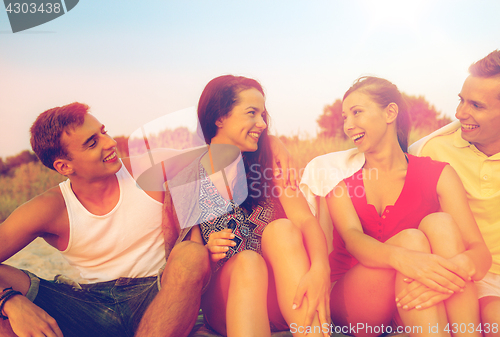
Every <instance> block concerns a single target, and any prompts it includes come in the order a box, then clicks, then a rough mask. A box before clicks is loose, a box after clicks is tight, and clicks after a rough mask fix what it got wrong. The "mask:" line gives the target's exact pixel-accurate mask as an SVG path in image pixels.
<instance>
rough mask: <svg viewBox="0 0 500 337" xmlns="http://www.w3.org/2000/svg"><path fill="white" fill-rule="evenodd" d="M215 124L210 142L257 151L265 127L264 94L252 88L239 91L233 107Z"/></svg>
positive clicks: (242, 150) (244, 150) (243, 150)
mask: <svg viewBox="0 0 500 337" xmlns="http://www.w3.org/2000/svg"><path fill="white" fill-rule="evenodd" d="M215 124H216V125H217V133H216V135H215V137H213V138H212V141H211V142H212V143H219V144H231V145H235V146H237V147H238V148H239V149H240V151H241V152H254V151H257V149H258V148H259V146H258V141H259V137H260V135H261V133H262V132H263V131H264V130H265V129H266V127H267V123H266V107H265V100H264V96H263V95H262V94H261V93H260V91H259V90H257V89H254V88H251V89H246V90H243V91H241V92H240V93H239V94H238V99H237V102H236V103H235V105H234V106H233V109H232V110H231V111H230V112H229V113H228V114H227V115H226V116H224V117H221V118H220V119H219V120H218V121H217V122H216V123H215Z"/></svg>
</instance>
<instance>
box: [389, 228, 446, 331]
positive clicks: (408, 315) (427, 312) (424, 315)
mask: <svg viewBox="0 0 500 337" xmlns="http://www.w3.org/2000/svg"><path fill="white" fill-rule="evenodd" d="M386 243H389V244H392V245H395V246H400V247H404V248H406V249H410V250H414V251H419V252H423V253H430V252H431V248H430V244H429V241H428V239H427V237H426V236H425V234H424V233H423V232H422V231H420V230H418V229H406V230H403V231H401V232H399V233H398V234H396V235H395V236H393V237H392V238H390V239H389V240H387V241H386ZM404 278H405V276H404V275H402V274H401V273H399V272H398V273H396V285H395V288H396V294H398V293H400V292H401V291H403V289H404V288H405V287H407V286H408V283H406V282H405V281H404ZM398 314H399V317H400V318H401V320H402V321H403V323H404V325H405V326H406V327H408V328H409V329H411V330H412V331H411V332H410V333H409V334H410V336H433V337H439V336H450V334H449V333H448V332H446V331H444V330H443V328H444V327H445V326H446V324H447V323H448V319H447V317H446V309H445V307H444V303H442V302H441V303H439V304H437V305H434V306H432V307H430V308H427V309H422V310H416V309H412V310H405V309H402V308H398ZM436 325H437V326H438V331H435V330H433V329H431V327H435V326H436Z"/></svg>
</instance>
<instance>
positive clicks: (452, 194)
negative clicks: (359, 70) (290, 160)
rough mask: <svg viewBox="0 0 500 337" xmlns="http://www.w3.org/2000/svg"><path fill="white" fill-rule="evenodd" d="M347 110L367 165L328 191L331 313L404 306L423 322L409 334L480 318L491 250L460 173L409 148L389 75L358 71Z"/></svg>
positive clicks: (404, 314) (349, 317)
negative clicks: (480, 289) (478, 286)
mask: <svg viewBox="0 0 500 337" xmlns="http://www.w3.org/2000/svg"><path fill="white" fill-rule="evenodd" d="M342 115H343V118H344V131H345V133H346V134H347V135H348V136H349V137H350V138H351V139H352V140H353V142H354V145H355V146H356V147H357V149H358V151H359V152H362V153H363V154H364V165H363V167H362V168H361V169H360V170H359V171H358V172H356V173H355V174H354V175H352V176H350V177H348V178H346V179H344V180H343V181H341V182H340V183H339V184H338V185H337V186H336V187H335V188H334V190H333V191H332V192H331V193H330V194H329V195H328V196H327V198H326V199H327V204H328V206H329V211H330V214H331V217H332V221H333V223H334V226H335V231H334V240H333V245H334V251H333V252H332V253H331V255H330V266H331V272H332V274H331V280H332V282H334V286H333V289H332V292H331V303H332V306H331V309H332V320H333V322H334V323H335V324H336V325H338V326H346V325H350V324H354V325H356V324H358V323H363V324H366V325H367V326H368V325H369V326H378V327H380V326H381V325H385V326H387V325H388V324H391V321H392V319H393V318H394V316H395V314H396V313H397V314H399V317H400V318H401V320H402V323H403V324H404V325H405V326H408V327H421V328H422V329H420V330H419V331H412V332H411V333H410V335H414V334H416V333H418V334H419V335H432V336H439V335H449V334H450V330H452V329H451V325H449V326H448V327H449V330H448V331H446V330H443V329H444V328H445V327H446V326H447V323H456V324H458V325H460V324H467V327H469V324H472V325H474V326H476V327H477V326H478V324H479V322H480V320H479V310H478V301H477V298H476V295H475V289H474V284H473V282H472V280H478V279H481V278H482V277H483V276H484V274H485V273H486V271H487V270H488V268H489V264H488V261H490V263H491V258H489V257H488V251H487V249H486V246H485V244H484V240H483V238H482V236H481V233H480V232H479V230H478V227H477V224H476V222H475V220H474V217H473V216H472V212H471V211H470V208H469V206H468V203H467V198H466V195H465V191H464V188H463V185H462V183H461V181H460V179H459V177H458V176H457V174H456V173H455V171H454V170H453V168H451V166H449V165H447V164H446V163H442V162H437V161H433V160H431V159H430V158H427V157H415V156H412V155H409V154H407V137H408V136H407V133H408V128H409V125H408V122H409V120H408V112H407V110H406V106H405V102H404V100H403V99H402V97H401V93H400V92H399V90H398V89H397V87H396V86H395V85H394V84H392V83H390V82H389V81H387V80H384V79H381V78H377V77H364V78H360V79H359V80H357V81H356V82H355V83H354V85H353V86H352V87H351V88H350V89H349V90H348V91H347V92H346V94H345V95H344V98H343V103H342ZM440 211H441V212H440ZM395 298H396V301H395ZM413 299H415V301H413ZM431 303H432V304H431ZM396 316H398V315H396ZM429 325H430V326H436V325H439V327H440V328H439V331H437V332H436V331H430V329H428V326H429ZM462 330H463V329H462ZM466 330H467V331H466V332H471V331H470V329H466ZM383 332H386V331H382V332H380V331H379V332H378V333H377V332H376V331H369V329H366V330H361V331H357V333H356V335H357V336H371V335H378V334H380V333H383ZM460 332H461V331H458V332H457V333H456V334H455V333H454V335H455V336H458V335H460ZM436 333H437V334H436ZM474 334H476V335H480V333H478V332H476V331H475V330H473V331H472V332H471V333H470V334H468V335H474Z"/></svg>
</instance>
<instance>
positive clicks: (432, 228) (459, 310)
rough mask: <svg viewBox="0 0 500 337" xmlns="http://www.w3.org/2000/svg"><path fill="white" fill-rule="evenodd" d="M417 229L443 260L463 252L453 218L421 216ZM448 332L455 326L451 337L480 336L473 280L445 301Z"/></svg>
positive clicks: (477, 303)
mask: <svg viewBox="0 0 500 337" xmlns="http://www.w3.org/2000/svg"><path fill="white" fill-rule="evenodd" d="M419 229H420V230H421V231H422V232H423V233H424V234H425V235H426V236H427V238H428V239H429V242H430V245H431V250H432V253H433V254H437V255H439V256H442V257H444V258H446V259H449V258H452V257H454V256H455V255H458V254H460V253H463V252H464V251H465V246H464V243H463V240H462V236H461V233H460V230H459V229H458V227H457V225H456V224H455V221H454V220H453V218H452V217H451V216H450V215H449V214H447V213H433V214H430V215H428V216H427V217H425V218H424V219H423V220H422V222H421V223H420V226H419ZM445 307H446V312H447V314H448V321H449V323H450V329H454V326H452V324H456V328H457V329H456V331H457V332H456V333H455V332H453V335H454V336H478V337H480V336H481V333H480V332H479V331H476V328H477V327H478V326H479V323H480V322H481V321H480V316H479V302H478V299H477V293H476V288H475V286H474V282H473V281H469V282H466V285H465V288H464V291H463V292H457V293H455V294H454V295H452V296H451V297H450V298H449V299H447V300H445Z"/></svg>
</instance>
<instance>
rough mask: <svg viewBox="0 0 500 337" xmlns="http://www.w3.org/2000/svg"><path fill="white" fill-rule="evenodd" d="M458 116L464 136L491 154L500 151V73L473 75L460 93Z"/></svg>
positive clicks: (481, 149)
mask: <svg viewBox="0 0 500 337" xmlns="http://www.w3.org/2000/svg"><path fill="white" fill-rule="evenodd" d="M458 96H459V98H460V103H459V105H458V107H457V113H456V114H455V117H457V118H458V119H459V120H460V123H461V124H462V138H463V139H464V140H466V141H468V142H470V143H472V144H474V145H475V146H476V147H477V148H478V149H479V150H480V151H481V152H483V153H484V154H486V155H488V156H491V155H493V154H495V153H499V152H500V132H499V130H500V76H495V77H488V78H483V77H476V76H472V75H471V76H469V77H467V79H466V80H465V82H464V85H463V87H462V91H461V92H460V94H459V95H458Z"/></svg>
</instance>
